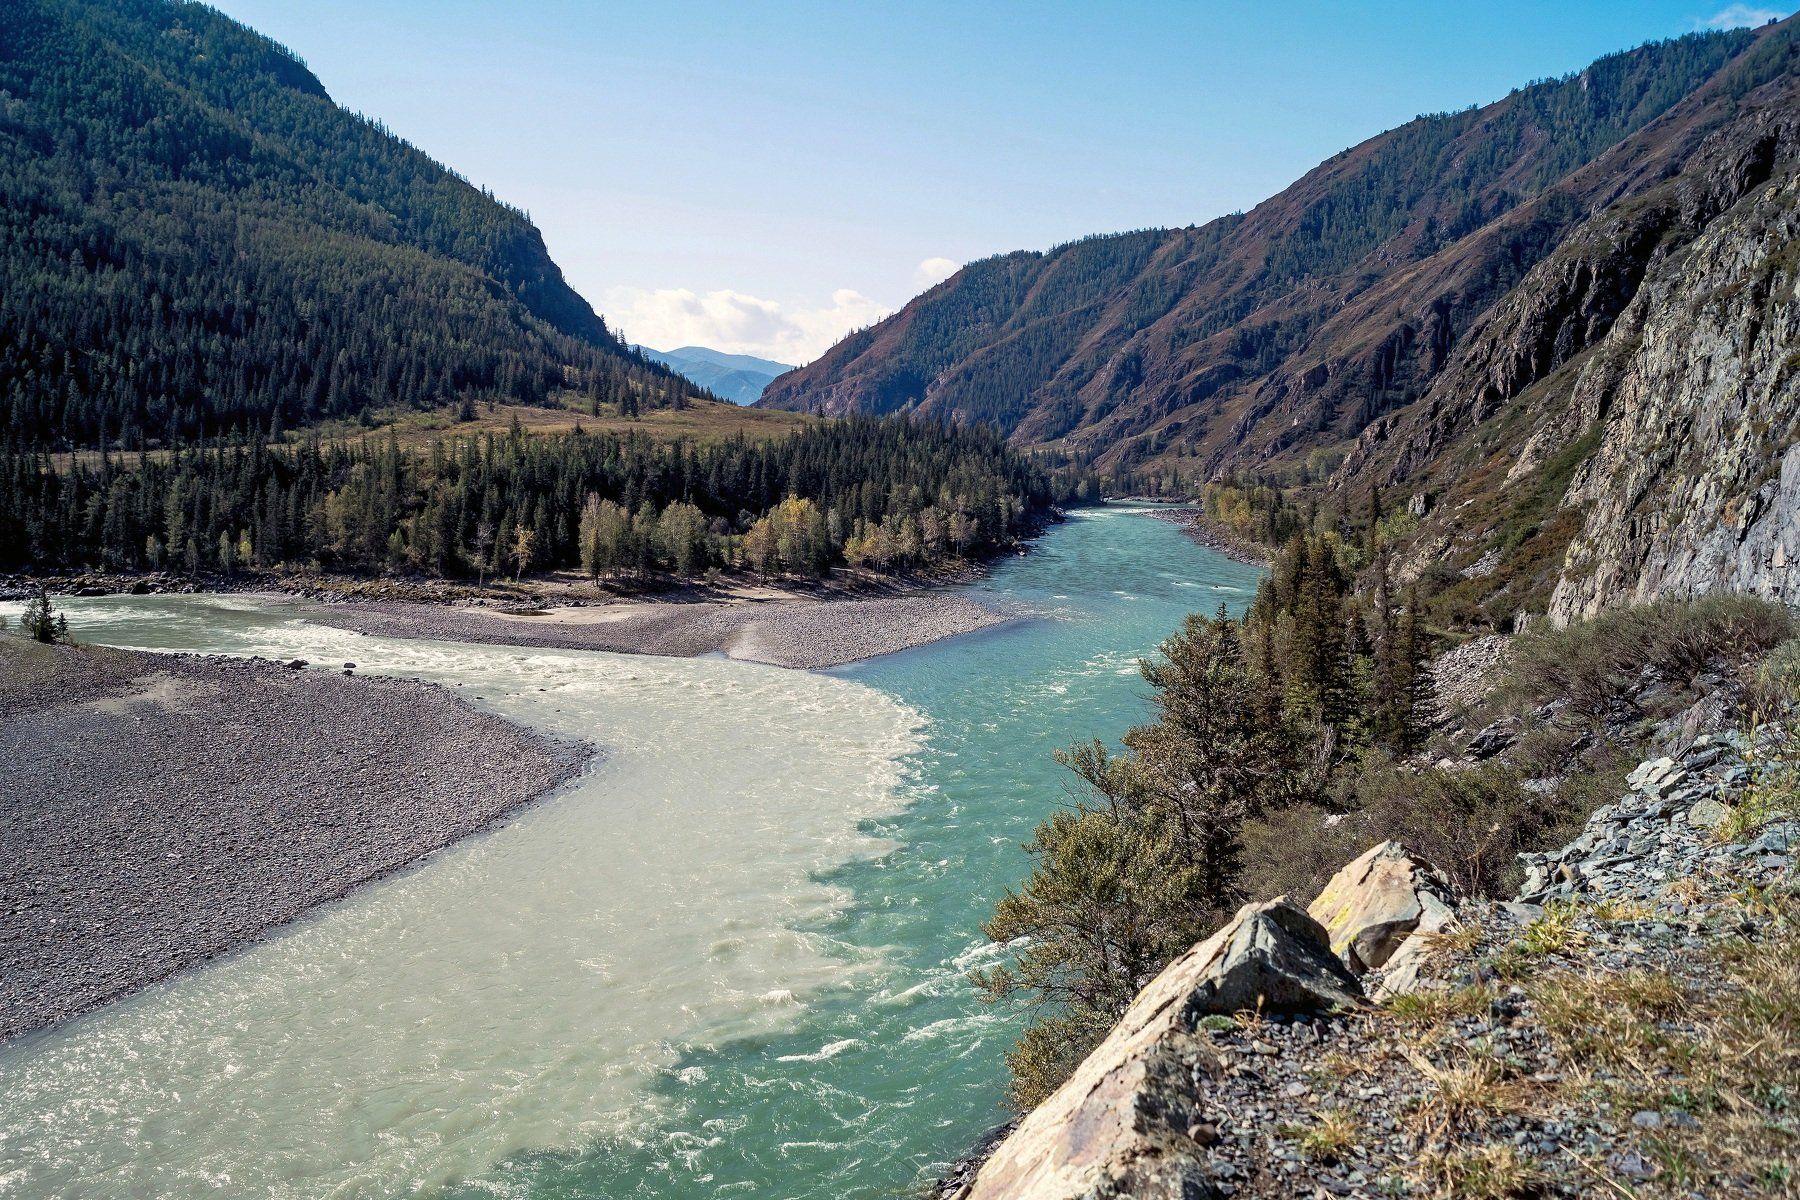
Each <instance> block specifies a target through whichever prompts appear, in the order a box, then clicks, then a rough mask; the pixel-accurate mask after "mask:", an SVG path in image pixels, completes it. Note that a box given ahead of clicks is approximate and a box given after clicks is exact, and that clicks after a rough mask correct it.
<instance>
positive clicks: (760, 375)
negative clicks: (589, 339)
mask: <svg viewBox="0 0 1800 1200" xmlns="http://www.w3.org/2000/svg"><path fill="white" fill-rule="evenodd" d="M638 352H639V353H641V354H643V355H644V357H646V358H648V359H650V361H652V362H658V363H661V364H663V365H664V366H666V367H668V368H669V369H671V370H673V371H675V372H677V373H678V374H680V375H682V376H683V377H685V378H687V379H689V380H691V381H692V382H694V383H697V384H699V385H700V386H701V387H703V388H706V389H707V390H708V391H710V392H712V394H713V395H715V396H717V397H719V398H720V399H721V400H729V401H731V402H732V403H733V404H754V403H756V401H757V400H758V399H760V398H761V396H762V394H763V389H764V388H766V387H767V386H768V384H769V382H770V381H771V380H773V379H775V378H776V377H778V376H781V375H785V374H786V373H787V372H789V371H792V370H794V368H793V367H792V366H790V365H788V364H787V363H778V362H775V361H773V360H771V359H767V358H757V357H756V356H755V355H753V354H727V353H726V352H725V351H723V350H714V349H711V348H710V347H707V346H678V347H676V348H675V349H673V350H653V349H651V348H650V347H649V346H639V347H638Z"/></svg>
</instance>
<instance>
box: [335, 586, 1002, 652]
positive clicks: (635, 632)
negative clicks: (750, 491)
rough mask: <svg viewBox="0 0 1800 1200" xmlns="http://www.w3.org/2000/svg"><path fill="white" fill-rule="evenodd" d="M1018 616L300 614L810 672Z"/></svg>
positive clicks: (917, 595)
mask: <svg viewBox="0 0 1800 1200" xmlns="http://www.w3.org/2000/svg"><path fill="white" fill-rule="evenodd" d="M1019 615H1021V614H1010V615H1009V614H1007V613H1003V612H998V611H996V610H995V609H993V608H991V607H989V606H987V605H984V604H980V603H978V602H976V601H975V600H972V599H970V598H968V597H967V596H963V595H957V594H954V593H949V592H943V591H931V590H921V591H914V592H909V593H906V594H902V595H898V596H872V597H870V596H840V595H833V596H829V597H828V598H813V597H803V596H795V595H792V594H789V593H782V592H776V591H774V590H773V589H765V590H762V591H756V592H745V593H740V594H735V595H730V596H727V597H726V598H724V599H720V600H700V601H686V602H683V601H669V600H646V601H616V602H613V603H608V604H596V605H583V606H579V607H542V608H538V607H525V608H519V607H512V608H506V607H492V606H481V605H450V604H433V603H418V602H410V601H385V600H353V601H349V602H345V603H339V604H330V605H324V606H322V607H321V608H319V609H318V610H317V611H315V612H312V613H309V614H308V617H309V618H310V619H311V620H314V621H317V622H319V623H320V624H324V625H332V626H336V627H337V628H340V629H349V630H353V631H355V632H358V633H372V634H382V635H385V636H388V637H415V638H436V639H444V640H452V641H460V642H483V643H491V644H502V645H512V646H544V647H552V648H556V649H561V650H607V651H612V652H613V653H617V654H665V655H673V656H676V657H689V656H692V655H698V654H725V655H727V656H729V657H731V658H736V659H743V660H745V661H748V662H760V663H768V664H771V665H773V666H778V667H793V668H798V669H802V670H813V669H819V668H823V667H835V666H839V665H842V664H844V663H849V662H856V661H857V660H859V659H864V658H876V657H879V656H880V655H883V654H893V653H896V652H898V651H901V650H910V649H912V648H913V647H915V646H923V645H925V644H927V643H929V642H936V641H941V640H943V639H944V638H951V637H958V636H960V635H962V634H965V633H973V632H975V631H976V630H978V629H986V628H988V627H990V626H993V625H999V624H1002V623H1004V622H1006V621H1009V620H1015V619H1017V617H1018V616H1019Z"/></svg>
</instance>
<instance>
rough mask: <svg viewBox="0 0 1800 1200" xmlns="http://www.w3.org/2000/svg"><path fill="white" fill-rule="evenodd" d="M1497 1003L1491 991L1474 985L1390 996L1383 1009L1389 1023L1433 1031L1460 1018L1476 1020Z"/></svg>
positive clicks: (1427, 989)
mask: <svg viewBox="0 0 1800 1200" xmlns="http://www.w3.org/2000/svg"><path fill="white" fill-rule="evenodd" d="M1493 1003H1494V993H1493V990H1492V989H1491V988H1487V987H1483V986H1482V985H1480V984H1471V985H1469V986H1468V987H1460V988H1424V989H1421V990H1419V991H1416V992H1406V993H1403V994H1401V995H1398V996H1394V997H1391V998H1390V999H1389V1000H1388V1002H1387V1004H1386V1005H1385V1006H1384V1007H1383V1008H1382V1010H1381V1011H1382V1013H1383V1014H1384V1015H1385V1016H1387V1017H1388V1018H1389V1019H1390V1020H1394V1021H1398V1022H1399V1023H1400V1024H1402V1025H1413V1026H1421V1027H1425V1028H1430V1027H1432V1026H1436V1025H1442V1024H1443V1023H1444V1022H1446V1021H1452V1020H1455V1019H1456V1018H1458V1017H1474V1016H1479V1015H1481V1014H1482V1013H1485V1012H1487V1011H1488V1009H1489V1007H1490V1006H1491V1005H1492V1004H1493Z"/></svg>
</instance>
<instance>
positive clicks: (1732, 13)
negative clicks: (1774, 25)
mask: <svg viewBox="0 0 1800 1200" xmlns="http://www.w3.org/2000/svg"><path fill="white" fill-rule="evenodd" d="M1785 16H1787V14H1786V13H1784V12H1780V11H1778V10H1776V9H1773V8H1758V7H1756V6H1755V5H1753V4H1729V5H1726V6H1725V7H1724V8H1722V9H1720V10H1719V11H1718V12H1716V13H1714V14H1713V15H1712V16H1710V17H1707V18H1705V19H1703V20H1699V21H1695V22H1694V24H1695V25H1696V26H1697V27H1699V28H1701V29H1747V28H1750V27H1753V26H1756V25H1766V24H1768V23H1769V22H1770V21H1779V20H1780V19H1781V18H1783V17H1785Z"/></svg>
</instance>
